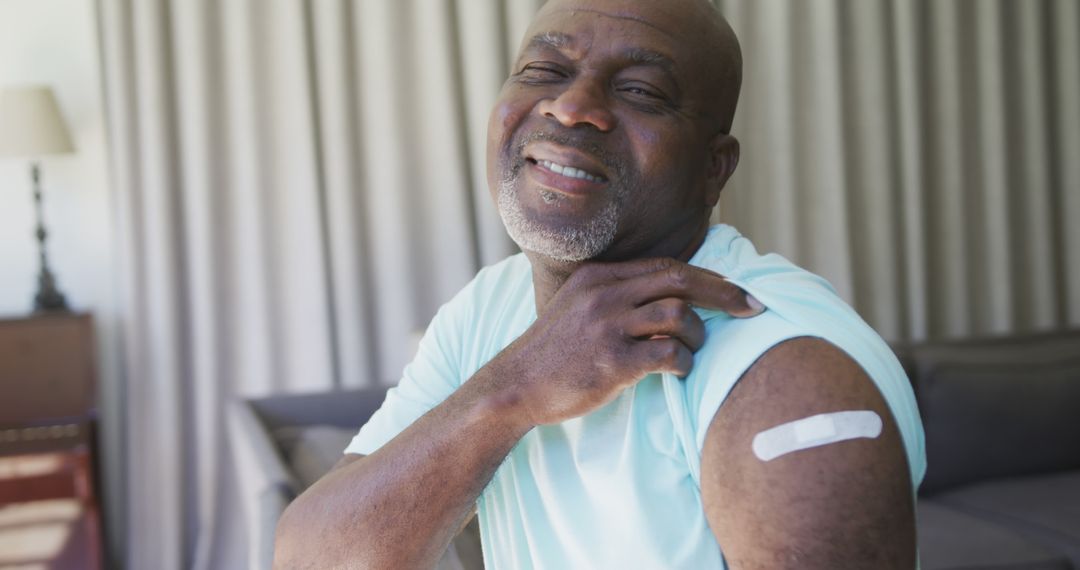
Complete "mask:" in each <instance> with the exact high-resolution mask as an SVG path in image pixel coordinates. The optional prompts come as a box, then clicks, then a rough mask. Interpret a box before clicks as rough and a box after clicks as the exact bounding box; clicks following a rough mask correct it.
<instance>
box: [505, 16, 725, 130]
mask: <svg viewBox="0 0 1080 570" xmlns="http://www.w3.org/2000/svg"><path fill="white" fill-rule="evenodd" d="M558 11H569V12H601V13H604V14H609V15H614V16H618V17H623V18H627V19H632V20H636V21H639V22H641V23H644V24H646V25H649V26H650V27H654V28H656V29H659V30H661V31H663V32H665V33H667V34H670V35H674V36H677V37H678V39H679V40H680V41H681V42H685V44H687V45H688V46H692V47H693V49H694V51H695V52H696V53H697V54H698V55H699V58H700V61H699V62H698V66H699V68H700V69H701V70H702V71H703V73H702V76H701V79H703V80H704V82H705V85H704V87H705V88H706V90H707V92H708V93H709V102H710V105H709V108H708V109H707V112H708V114H709V117H708V118H709V119H711V120H713V121H715V126H716V128H717V129H718V130H719V131H720V132H723V133H730V132H731V125H732V122H733V121H734V118H735V108H736V107H737V105H738V101H739V92H740V90H741V87H742V49H741V48H740V46H739V40H738V37H736V35H735V31H734V30H732V29H731V26H730V25H729V24H728V22H727V19H725V18H724V16H723V15H722V14H721V13H720V10H719V9H718V8H717V7H716V6H715V5H713V3H712V2H710V1H709V0H663V1H656V0H549V1H548V2H546V3H545V4H544V6H543V8H541V9H540V11H539V12H538V13H537V15H536V19H537V20H539V19H541V18H542V17H543V16H545V15H546V14H549V13H552V12H558ZM525 39H526V41H528V39H529V34H526V38H525Z"/></svg>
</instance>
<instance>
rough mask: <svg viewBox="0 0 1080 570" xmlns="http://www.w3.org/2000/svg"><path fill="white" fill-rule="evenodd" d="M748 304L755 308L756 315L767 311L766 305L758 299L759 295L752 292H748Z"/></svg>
mask: <svg viewBox="0 0 1080 570" xmlns="http://www.w3.org/2000/svg"><path fill="white" fill-rule="evenodd" d="M746 304H747V305H749V306H750V308H751V309H753V311H754V315H760V314H761V313H764V312H765V305H762V304H761V301H758V300H757V297H755V296H753V295H751V294H750V293H747V294H746Z"/></svg>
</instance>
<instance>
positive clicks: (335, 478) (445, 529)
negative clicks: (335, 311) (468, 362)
mask: <svg viewBox="0 0 1080 570" xmlns="http://www.w3.org/2000/svg"><path fill="white" fill-rule="evenodd" d="M497 374H498V372H497V371H495V370H491V369H489V368H485V369H482V370H481V371H480V372H478V373H477V375H476V376H474V377H473V378H472V379H470V380H469V381H468V382H465V383H464V385H463V386H462V387H461V388H460V389H459V390H457V391H456V392H455V393H454V394H453V395H451V396H450V397H449V398H447V400H446V401H445V402H443V403H442V404H441V405H439V406H437V407H436V408H434V409H433V410H431V411H430V412H429V413H427V414H426V415H424V416H423V417H421V418H420V419H419V420H417V421H416V422H415V423H413V425H412V426H410V427H409V428H408V429H406V430H405V431H403V432H402V433H401V434H400V435H398V436H397V437H396V438H394V439H393V440H391V441H390V442H389V443H387V444H386V445H385V446H383V447H382V448H381V449H379V450H378V451H376V452H375V453H373V454H371V455H370V456H367V457H364V458H362V459H360V460H358V461H355V462H353V463H351V464H348V465H345V466H343V467H341V468H339V469H336V470H334V471H333V472H331V473H330V474H329V475H327V476H326V477H324V478H323V479H321V480H320V481H319V482H317V483H316V484H315V485H313V486H312V487H311V488H310V489H309V490H308V491H307V492H305V493H304V494H303V495H301V496H300V497H298V498H297V499H296V501H294V502H293V504H292V505H290V506H289V508H288V509H287V510H286V512H285V514H284V515H283V516H282V520H281V522H280V523H279V525H278V531H277V540H276V545H275V566H276V567H277V568H282V569H285V568H288V569H292V568H331V567H333V568H337V567H343V568H351V567H358V568H360V567H362V568H421V567H432V566H434V565H435V563H436V561H437V560H438V559H439V557H440V556H441V555H442V553H443V552H444V551H445V549H446V547H447V545H448V544H449V542H450V540H451V539H452V538H453V535H454V532H455V531H456V530H457V529H458V528H459V527H460V525H461V523H462V521H463V520H464V518H465V517H466V516H467V515H468V514H469V513H470V511H471V509H472V507H473V506H474V504H475V502H476V498H477V497H478V496H479V494H480V492H481V491H483V489H484V487H485V486H486V485H487V483H488V481H490V479H491V477H492V476H493V475H494V473H495V470H496V468H498V466H499V464H500V463H501V462H502V460H503V458H505V457H506V455H507V454H508V453H509V452H510V449H511V448H513V446H514V444H515V443H516V442H517V441H518V440H519V439H521V437H523V436H524V435H525V433H526V432H527V431H528V429H529V427H531V426H529V425H527V424H525V423H524V422H521V421H519V420H517V419H516V416H515V414H514V413H513V411H512V409H511V408H512V406H510V405H509V404H508V403H507V402H506V399H505V396H504V394H503V392H502V391H499V390H497V389H496V388H495V384H496V378H495V376H496V375H497Z"/></svg>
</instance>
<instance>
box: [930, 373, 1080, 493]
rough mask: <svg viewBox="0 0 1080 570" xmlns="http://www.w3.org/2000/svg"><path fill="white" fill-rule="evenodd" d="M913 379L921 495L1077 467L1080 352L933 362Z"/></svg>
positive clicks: (1079, 456) (1079, 459)
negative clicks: (1046, 357)
mask: <svg viewBox="0 0 1080 570" xmlns="http://www.w3.org/2000/svg"><path fill="white" fill-rule="evenodd" d="M918 383H919V405H920V409H921V412H922V415H923V427H924V428H925V430H926V456H927V464H928V467H927V474H926V480H925V481H924V482H923V491H924V492H925V493H934V492H937V491H940V490H943V489H946V488H949V487H955V486H957V485H961V484H964V483H970V482H975V481H981V480H985V479H991V478H998V477H1008V476H1021V475H1031V474H1038V473H1050V472H1054V471H1064V470H1068V469H1077V468H1080V357H1076V356H1073V357H1071V358H1065V359H1062V360H1058V361H1052V360H1051V361H1043V362H1015V363H1005V362H1000V361H997V359H996V358H987V359H986V360H984V361H983V362H971V361H966V362H938V363H936V364H935V365H934V366H933V367H930V368H924V369H923V370H921V371H920V374H919V379H918Z"/></svg>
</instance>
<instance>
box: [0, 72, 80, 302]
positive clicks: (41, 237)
mask: <svg viewBox="0 0 1080 570" xmlns="http://www.w3.org/2000/svg"><path fill="white" fill-rule="evenodd" d="M74 151H75V146H74V145H73V144H72V143H71V135H70V134H69V133H68V129H67V125H66V124H65V123H64V117H63V116H62V115H61V114H60V106H59V105H57V104H56V97H54V96H53V92H52V89H51V88H49V87H44V86H31V87H14V88H6V89H2V90H0V157H17V158H24V159H28V160H30V180H31V184H32V188H33V191H34V207H35V211H36V212H37V232H36V235H37V240H38V255H39V258H40V260H41V273H40V274H39V275H38V291H37V294H36V295H35V297H34V310H35V311H38V312H44V311H67V310H68V306H67V301H66V300H65V299H64V295H63V293H61V292H60V291H59V290H58V289H57V288H56V278H55V277H53V274H52V271H50V270H49V262H48V259H47V258H46V256H45V238H46V237H47V236H48V234H47V233H46V232H45V222H44V220H43V219H42V209H41V199H42V198H41V168H40V166H39V165H38V158H39V157H41V156H45V155H51V154H66V153H70V152H74Z"/></svg>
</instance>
